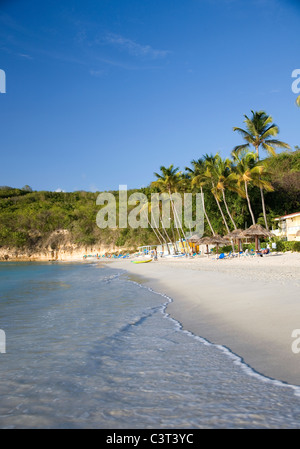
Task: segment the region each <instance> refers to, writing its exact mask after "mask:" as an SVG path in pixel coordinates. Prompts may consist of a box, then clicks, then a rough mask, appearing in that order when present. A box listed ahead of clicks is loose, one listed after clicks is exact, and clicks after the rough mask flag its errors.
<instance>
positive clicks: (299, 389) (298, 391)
mask: <svg viewBox="0 0 300 449" xmlns="http://www.w3.org/2000/svg"><path fill="white" fill-rule="evenodd" d="M120 274H121V273H119V275H120ZM128 281H129V282H132V283H134V284H135V285H137V286H139V287H141V288H144V289H146V290H148V291H150V292H151V293H154V294H156V295H159V296H162V297H163V298H165V299H167V302H165V303H164V304H162V306H161V309H160V310H161V312H162V314H163V316H164V317H165V318H167V319H168V320H170V321H171V322H172V323H173V324H174V326H175V327H176V328H177V329H178V330H180V331H181V332H183V333H184V334H185V335H187V336H189V337H191V338H193V339H195V340H197V341H199V342H200V343H201V344H203V345H206V346H212V347H215V348H217V349H219V350H220V351H221V352H222V353H223V354H225V356H226V357H229V358H230V359H232V361H233V363H234V364H235V365H237V366H239V367H240V368H241V369H242V370H243V371H244V372H245V373H246V374H247V375H248V376H251V377H254V378H256V379H258V380H260V381H261V382H264V383H268V384H271V385H273V386H276V387H284V388H290V389H291V390H292V391H293V392H294V395H295V396H297V397H300V386H298V385H292V384H289V383H287V382H283V381H281V380H277V379H272V378H270V377H268V376H265V375H263V374H261V373H259V372H257V371H256V370H254V369H253V368H252V367H251V366H250V365H248V364H247V363H245V361H244V360H243V358H242V357H240V356H239V355H237V354H235V353H234V352H232V351H231V349H230V348H227V347H226V346H223V345H220V344H215V343H211V342H210V341H209V340H207V339H206V338H204V337H202V336H199V335H195V334H194V333H193V332H191V331H188V330H186V329H184V328H183V326H182V324H181V323H180V322H179V321H178V320H176V319H175V318H173V317H171V316H170V314H168V313H167V312H166V309H167V306H168V304H170V303H171V302H173V301H174V300H173V299H172V298H170V297H169V296H167V295H166V294H165V293H161V292H157V291H155V290H153V289H152V288H150V287H147V286H145V285H142V284H139V283H138V282H136V281H132V280H129V279H128Z"/></svg>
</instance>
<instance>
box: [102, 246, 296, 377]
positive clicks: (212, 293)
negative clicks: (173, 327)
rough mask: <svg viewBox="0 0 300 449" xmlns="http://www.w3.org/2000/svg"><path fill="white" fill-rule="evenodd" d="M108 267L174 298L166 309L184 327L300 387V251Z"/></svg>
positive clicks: (126, 262)
mask: <svg viewBox="0 0 300 449" xmlns="http://www.w3.org/2000/svg"><path fill="white" fill-rule="evenodd" d="M101 262H104V263H105V264H107V266H109V267H110V268H116V269H122V270H125V271H126V273H127V274H128V277H129V279H130V280H133V281H136V282H138V283H141V284H142V285H145V286H147V287H150V288H151V289H152V290H154V291H155V292H158V293H162V294H165V295H167V296H168V297H170V298H172V300H173V301H172V302H171V303H170V304H168V305H167V308H166V312H167V313H168V314H169V315H170V317H171V318H174V319H175V320H176V321H178V322H179V323H180V324H181V326H182V328H183V329H184V330H187V331H190V332H192V333H193V334H194V335H197V336H199V337H202V338H204V339H206V340H208V341H209V342H211V343H213V344H218V345H221V346H224V347H226V348H228V349H229V350H230V351H231V352H232V353H234V354H235V355H237V356H238V357H240V358H241V359H242V360H243V362H244V363H245V364H247V365H249V366H250V367H251V368H252V369H253V370H254V371H256V372H257V373H259V374H262V375H263V376H265V377H268V378H270V379H274V380H279V381H282V382H286V383H288V384H291V385H297V386H299V385H300V354H295V353H293V351H292V343H293V341H294V340H295V339H296V337H295V338H292V332H293V330H294V329H300V298H299V291H300V289H299V287H300V254H285V255H278V256H275V255H271V256H267V257H264V258H254V259H252V258H251V260H250V259H249V260H227V261H226V262H225V261H217V260H208V259H206V258H199V259H195V260H190V259H185V260H178V259H173V260H172V259H169V258H166V259H159V260H158V261H157V262H154V261H153V262H151V263H150V264H149V263H148V264H133V263H130V262H131V261H130V260H124V261H117V260H116V261H115V260H114V261H107V260H105V261H104V260H103V261H101ZM224 262H225V263H226V265H225V264H224ZM221 264H223V265H221ZM279 273H280V275H279Z"/></svg>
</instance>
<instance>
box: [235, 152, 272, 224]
mask: <svg viewBox="0 0 300 449" xmlns="http://www.w3.org/2000/svg"><path fill="white" fill-rule="evenodd" d="M231 155H232V157H233V160H234V163H235V167H234V173H233V176H236V180H237V182H238V184H239V185H241V186H243V187H244V193H243V191H241V192H240V193H239V194H240V196H242V197H245V198H246V199H247V203H248V209H249V212H250V215H251V219H252V224H254V225H255V224H256V221H255V217H254V214H253V210H252V206H251V201H250V196H249V192H248V186H249V184H252V185H254V186H256V187H259V188H261V189H265V190H267V191H269V192H272V191H273V190H274V189H273V187H272V185H271V183H269V182H268V181H267V180H265V179H263V176H264V175H265V174H266V173H267V172H266V168H265V166H264V165H262V164H259V163H257V155H256V153H254V152H247V151H246V150H243V151H241V150H238V151H233V152H232V153H231Z"/></svg>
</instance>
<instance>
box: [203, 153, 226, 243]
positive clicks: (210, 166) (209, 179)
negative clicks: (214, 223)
mask: <svg viewBox="0 0 300 449" xmlns="http://www.w3.org/2000/svg"><path fill="white" fill-rule="evenodd" d="M204 160H205V167H206V170H205V172H204V173H203V179H205V180H206V183H207V184H210V185H211V187H212V189H211V193H212V194H213V196H214V198H215V200H216V203H217V205H218V208H219V211H220V214H221V216H222V219H223V223H224V225H225V227H226V231H227V234H229V232H230V229H229V227H228V224H227V221H226V218H225V215H224V212H223V210H222V207H221V190H220V189H219V188H217V180H216V167H217V164H218V160H219V155H218V154H216V155H215V156H213V155H210V156H209V155H207V154H206V155H205V156H204Z"/></svg>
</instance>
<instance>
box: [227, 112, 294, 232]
mask: <svg viewBox="0 0 300 449" xmlns="http://www.w3.org/2000/svg"><path fill="white" fill-rule="evenodd" d="M251 113H252V117H250V118H249V117H247V115H244V117H245V120H244V123H245V124H246V129H242V128H238V127H234V128H233V130H234V131H237V132H239V133H240V134H241V135H242V137H243V138H244V140H245V141H246V143H245V144H243V145H237V146H236V147H235V148H234V151H235V152H240V151H242V150H245V149H249V147H250V145H252V146H253V147H254V148H255V152H256V157H257V160H259V150H260V148H262V149H263V150H265V151H266V152H267V153H268V154H270V155H271V156H276V148H290V146H289V145H288V144H287V143H285V142H282V141H280V140H277V139H275V137H276V136H277V134H278V133H279V128H278V126H277V125H275V123H272V122H273V118H272V117H271V116H270V115H267V114H266V112H264V111H258V112H254V111H251ZM260 193H261V200H262V208H263V215H264V220H265V226H266V228H267V229H269V226H268V222H267V215H266V208H265V200H264V192H263V187H262V186H261V187H260Z"/></svg>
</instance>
